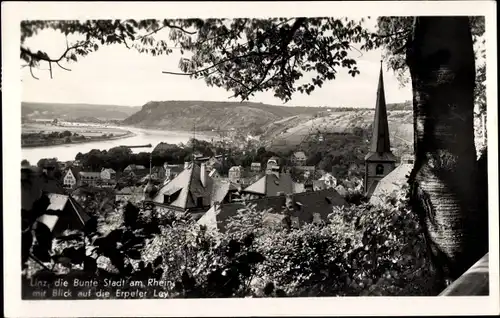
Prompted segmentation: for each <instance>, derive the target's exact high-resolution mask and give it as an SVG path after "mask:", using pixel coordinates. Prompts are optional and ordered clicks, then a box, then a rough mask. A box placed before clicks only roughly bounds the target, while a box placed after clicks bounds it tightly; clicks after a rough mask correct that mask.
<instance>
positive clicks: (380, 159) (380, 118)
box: [364, 61, 396, 196]
mask: <svg viewBox="0 0 500 318" xmlns="http://www.w3.org/2000/svg"><path fill="white" fill-rule="evenodd" d="M389 137H390V136H389V124H388V122H387V107H386V104H385V93H384V77H383V74H382V61H381V62H380V76H379V80H378V89H377V101H376V105H375V118H374V121H373V135H372V140H371V145H370V150H369V152H368V154H367V155H366V156H365V184H364V186H365V194H366V195H367V196H370V195H371V194H372V193H373V191H374V190H375V187H376V186H377V184H378V182H379V181H380V180H382V179H383V178H384V177H385V176H386V175H388V174H389V172H391V171H392V170H394V168H395V166H396V157H395V156H394V155H393V154H392V151H391V144H390V139H389Z"/></svg>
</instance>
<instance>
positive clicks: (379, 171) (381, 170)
mask: <svg viewBox="0 0 500 318" xmlns="http://www.w3.org/2000/svg"><path fill="white" fill-rule="evenodd" d="M375 173H376V174H377V175H381V174H384V166H383V165H381V164H378V165H377V167H375Z"/></svg>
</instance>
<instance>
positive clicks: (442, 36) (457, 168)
mask: <svg viewBox="0 0 500 318" xmlns="http://www.w3.org/2000/svg"><path fill="white" fill-rule="evenodd" d="M407 63H408V66H409V68H410V73H411V78H412V89H413V111H414V115H413V116H414V138H415V140H414V145H415V166H414V168H413V171H412V173H411V175H410V180H409V182H410V187H411V205H412V209H413V211H414V212H415V213H417V214H418V215H419V217H420V219H421V224H422V226H423V227H424V230H425V234H426V241H427V244H428V247H429V252H430V255H431V259H432V263H433V265H434V266H435V268H436V270H437V274H438V275H437V276H438V278H440V286H441V287H444V286H445V285H446V282H449V281H451V280H455V279H457V278H458V277H459V276H460V275H461V274H462V273H463V272H465V271H466V270H467V269H468V268H469V267H470V266H472V265H473V264H474V263H475V262H476V261H477V260H479V259H480V258H481V257H482V256H483V255H484V254H485V253H486V252H487V250H488V241H487V240H488V227H487V226H488V219H487V211H480V209H479V205H478V203H479V202H478V196H477V195H476V192H475V191H476V187H477V186H478V185H477V183H476V182H477V181H478V176H477V164H476V150H475V144H474V123H473V121H474V85H475V60H474V51H473V43H472V35H471V31H470V27H469V20H468V18H467V17H417V18H416V19H415V24H414V29H413V34H412V38H411V39H410V42H409V44H408V50H407ZM480 190H481V191H483V192H485V191H487V188H486V189H485V188H483V189H480Z"/></svg>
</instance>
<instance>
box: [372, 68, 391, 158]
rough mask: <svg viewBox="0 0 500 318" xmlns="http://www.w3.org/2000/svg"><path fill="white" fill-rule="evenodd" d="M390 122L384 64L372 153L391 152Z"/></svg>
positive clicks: (377, 102)
mask: <svg viewBox="0 0 500 318" xmlns="http://www.w3.org/2000/svg"><path fill="white" fill-rule="evenodd" d="M389 137H390V135H389V124H388V121H387V106H386V104H385V92H384V77H383V72H382V64H380V75H379V80H378V89H377V100H376V105H375V118H374V121H373V134H372V141H371V145H370V152H371V153H379V154H381V153H391V144H390V139H389Z"/></svg>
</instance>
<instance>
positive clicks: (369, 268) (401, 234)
mask: <svg viewBox="0 0 500 318" xmlns="http://www.w3.org/2000/svg"><path fill="white" fill-rule="evenodd" d="M263 216H264V212H261V211H256V210H255V208H254V207H252V206H251V205H249V206H248V207H247V208H246V209H244V210H243V211H241V212H239V214H238V215H236V216H234V217H233V218H231V219H230V220H229V222H228V224H227V225H226V229H227V232H226V233H219V232H214V231H212V230H209V229H207V228H205V227H203V226H200V225H198V224H197V223H196V222H195V221H194V220H193V219H192V218H191V217H190V215H188V214H178V213H174V212H168V213H166V214H162V215H159V214H158V213H157V211H155V209H153V208H148V207H147V206H146V207H143V208H141V209H139V208H137V207H135V206H133V205H131V204H128V205H126V206H125V207H123V211H116V212H113V213H107V215H104V216H101V217H100V219H94V222H95V224H94V225H92V222H91V224H90V225H89V226H88V228H87V229H86V231H85V233H86V234H85V236H86V240H85V242H86V243H85V248H83V243H74V244H73V245H72V246H70V245H71V244H69V245H68V242H70V240H64V241H65V242H66V243H64V244H65V245H62V244H63V243H61V240H58V241H57V243H54V245H53V246H52V248H49V249H48V253H49V254H50V257H48V258H47V257H46V258H45V261H47V260H48V262H46V263H45V267H46V268H54V270H57V268H59V267H54V264H56V263H61V260H64V262H66V263H68V262H69V263H78V264H76V265H77V267H76V268H79V269H80V270H82V271H83V272H85V271H86V272H87V273H88V274H92V275H100V276H106V275H111V274H112V275H115V276H116V275H118V276H119V277H123V278H134V279H137V278H140V277H142V278H148V277H156V278H161V279H162V280H164V281H166V282H168V284H167V285H166V286H165V292H166V293H167V294H168V295H169V297H246V296H251V297H263V296H346V295H398V296H402V295H432V294H435V293H436V292H437V291H435V290H433V286H432V271H431V268H430V264H429V261H428V260H427V257H426V255H427V254H426V247H425V244H424V240H423V236H422V234H421V230H420V226H419V223H418V221H417V218H416V216H414V215H413V214H412V213H411V211H410V210H409V208H408V206H407V200H406V197H405V196H404V192H402V193H401V194H400V195H399V196H397V197H390V198H388V200H387V202H386V204H385V206H384V207H374V206H370V205H369V204H367V203H362V204H359V205H352V206H350V207H344V208H341V209H335V210H334V211H332V213H331V215H330V216H329V219H328V220H327V221H326V222H325V224H314V225H313V224H304V225H302V226H301V227H300V228H298V229H295V228H288V229H287V228H283V227H282V226H281V225H279V224H278V225H277V226H272V225H270V224H267V223H266V222H265V221H264V220H265V218H263ZM82 234H83V233H81V235H80V236H82ZM43 235H47V233H44V234H43ZM72 235H73V237H75V235H76V234H75V233H73V234H72ZM42 241H43V240H42ZM75 242H76V241H75ZM80 242H81V240H80ZM75 251H78V253H77V252H75ZM83 252H85V253H84V254H85V255H83V254H82V253H83ZM31 253H35V252H34V251H33V250H32V251H31ZM38 253H39V252H38ZM35 254H36V253H35ZM77 254H78V255H79V256H78V257H77V258H78V260H77V261H74V260H72V257H76V256H74V255H77ZM24 255H26V254H24ZM61 255H64V257H61ZM71 255H73V256H71ZM26 258H27V257H25V259H26ZM28 263H30V262H28ZM32 265H33V264H32ZM82 265H83V266H82ZM58 266H59V265H58ZM31 272H33V267H32V270H31ZM63 272H64V273H67V272H68V270H64V271H60V273H63ZM31 274H32V273H31Z"/></svg>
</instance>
